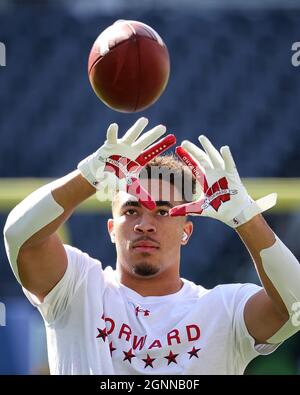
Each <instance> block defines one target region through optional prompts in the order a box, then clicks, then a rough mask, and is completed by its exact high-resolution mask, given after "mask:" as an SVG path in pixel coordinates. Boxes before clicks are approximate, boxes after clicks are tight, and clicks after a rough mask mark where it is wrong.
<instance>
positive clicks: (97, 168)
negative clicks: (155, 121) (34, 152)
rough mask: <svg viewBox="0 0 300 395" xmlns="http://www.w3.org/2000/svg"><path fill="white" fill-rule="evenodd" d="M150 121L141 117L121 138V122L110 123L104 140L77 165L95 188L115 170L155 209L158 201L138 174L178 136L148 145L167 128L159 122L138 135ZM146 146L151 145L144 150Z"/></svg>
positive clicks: (117, 175) (145, 204) (142, 201)
mask: <svg viewBox="0 0 300 395" xmlns="http://www.w3.org/2000/svg"><path fill="white" fill-rule="evenodd" d="M147 124H148V119H146V118H140V119H138V121H137V122H136V123H135V124H134V125H133V126H132V127H131V128H130V129H129V130H128V131H127V132H126V133H125V135H124V136H123V137H122V138H120V139H119V138H118V125H117V124H116V123H113V124H111V125H110V126H109V127H108V129H107V135H106V141H105V142H104V144H103V145H102V146H101V147H100V148H99V149H98V150H97V151H96V152H94V153H93V154H92V155H90V156H88V157H87V158H85V159H84V160H82V161H81V162H80V163H79V164H78V166H77V168H78V169H79V170H80V172H81V174H82V175H83V177H85V178H86V179H87V181H88V182H89V183H90V184H91V185H93V186H94V187H95V188H100V187H101V181H104V179H105V176H106V175H107V174H108V173H113V174H114V175H115V176H116V177H118V179H123V180H125V183H126V191H127V192H129V193H131V194H133V195H135V196H136V197H137V198H138V199H139V201H140V202H141V204H143V205H144V206H145V207H147V208H149V209H153V208H154V207H155V203H154V202H153V200H152V198H151V196H150V195H149V194H148V193H147V192H146V190H144V189H143V188H142V187H141V186H140V184H139V180H138V176H139V173H140V171H141V170H142V168H143V167H144V166H145V165H146V164H147V163H148V162H149V161H150V160H151V159H153V158H155V157H156V156H157V155H159V154H161V153H162V152H164V151H165V150H167V149H168V148H169V147H171V146H172V145H173V144H175V142H176V139H175V136H173V135H168V136H166V137H165V138H163V139H161V140H159V141H158V142H157V143H156V144H154V145H152V146H150V147H149V145H150V144H152V143H154V142H155V141H156V140H157V139H158V138H159V137H160V136H162V135H163V134H164V133H165V132H166V128H165V126H163V125H158V126H156V127H154V128H153V129H151V130H149V131H148V132H146V133H145V134H144V135H143V136H142V137H140V138H138V137H139V135H140V134H141V133H142V131H143V130H144V129H145V127H146V126H147ZM147 147H148V149H147V150H146V151H144V149H145V148H147Z"/></svg>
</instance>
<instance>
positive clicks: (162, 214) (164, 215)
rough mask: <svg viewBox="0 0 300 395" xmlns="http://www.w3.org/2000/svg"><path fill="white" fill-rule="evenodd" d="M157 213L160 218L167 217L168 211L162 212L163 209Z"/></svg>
mask: <svg viewBox="0 0 300 395" xmlns="http://www.w3.org/2000/svg"><path fill="white" fill-rule="evenodd" d="M158 213H159V215H161V216H162V217H167V216H168V215H169V211H168V210H163V209H161V210H159V211H158Z"/></svg>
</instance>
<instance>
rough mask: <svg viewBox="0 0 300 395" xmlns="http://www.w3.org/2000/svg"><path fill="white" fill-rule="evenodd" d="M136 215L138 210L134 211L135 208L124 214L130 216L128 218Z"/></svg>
mask: <svg viewBox="0 0 300 395" xmlns="http://www.w3.org/2000/svg"><path fill="white" fill-rule="evenodd" d="M136 213H137V211H136V210H134V209H133V208H130V209H129V210H126V211H125V213H124V214H125V215H128V216H131V215H134V214H136Z"/></svg>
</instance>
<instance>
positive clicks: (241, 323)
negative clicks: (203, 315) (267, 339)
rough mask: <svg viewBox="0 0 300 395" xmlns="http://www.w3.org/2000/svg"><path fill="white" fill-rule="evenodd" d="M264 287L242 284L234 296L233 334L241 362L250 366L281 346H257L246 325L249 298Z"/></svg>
mask: <svg viewBox="0 0 300 395" xmlns="http://www.w3.org/2000/svg"><path fill="white" fill-rule="evenodd" d="M261 289H262V287H259V286H258V285H255V284H242V285H240V287H238V289H237V292H236V293H235V296H234V303H233V306H234V310H233V333H234V338H235V339H234V342H235V346H236V348H237V351H238V356H239V358H241V361H242V362H243V363H245V364H248V363H249V362H250V361H251V360H252V359H254V358H255V357H257V356H258V355H267V354H270V353H272V352H273V351H275V350H276V348H277V347H278V346H279V345H280V344H256V345H255V339H254V338H253V337H252V336H251V335H250V333H249V332H248V329H247V327H246V324H245V319H244V309H245V305H246V303H247V301H248V300H249V298H250V297H251V296H252V295H254V294H256V293H257V292H258V291H260V290H261Z"/></svg>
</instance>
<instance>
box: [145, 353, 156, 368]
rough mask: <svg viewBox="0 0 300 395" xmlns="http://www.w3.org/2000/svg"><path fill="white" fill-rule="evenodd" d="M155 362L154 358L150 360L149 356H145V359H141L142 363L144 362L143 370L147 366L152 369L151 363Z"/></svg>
mask: <svg viewBox="0 0 300 395" xmlns="http://www.w3.org/2000/svg"><path fill="white" fill-rule="evenodd" d="M155 360H156V358H150V356H149V354H147V358H145V359H143V361H144V362H145V366H144V369H145V368H146V367H147V366H151V368H153V365H152V362H153V361H155Z"/></svg>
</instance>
